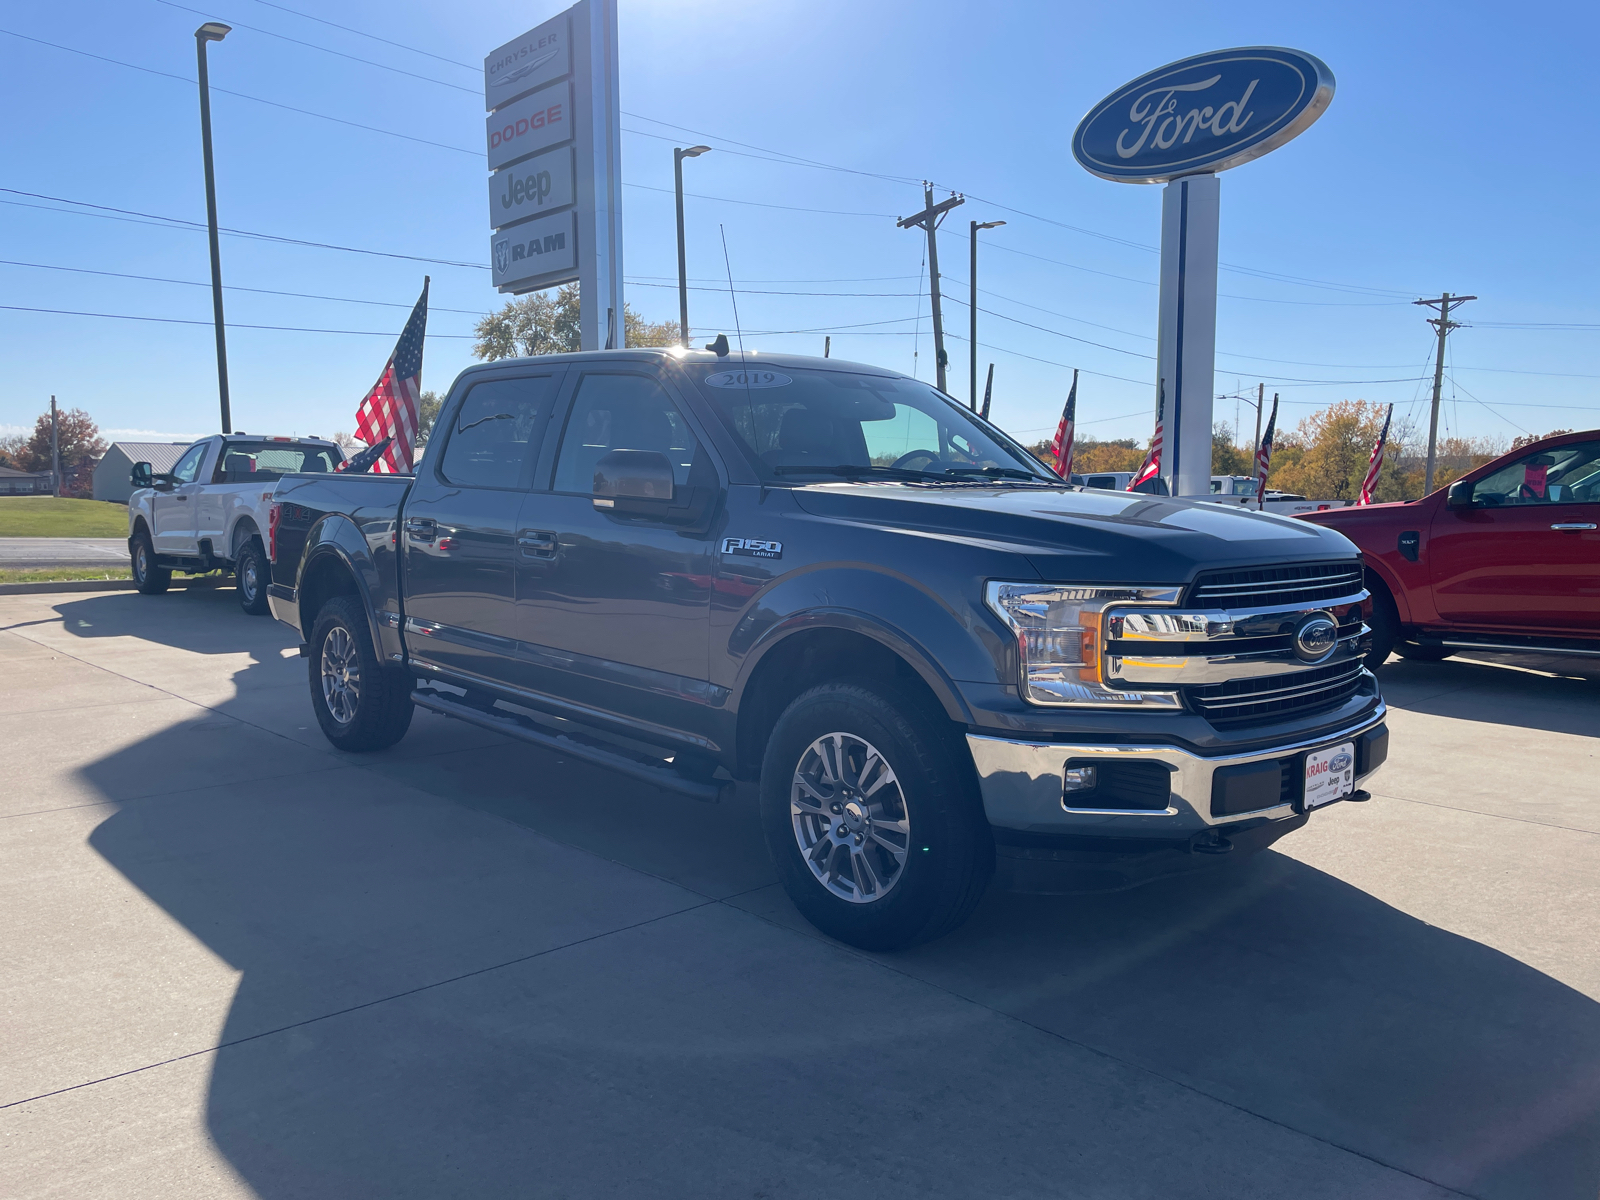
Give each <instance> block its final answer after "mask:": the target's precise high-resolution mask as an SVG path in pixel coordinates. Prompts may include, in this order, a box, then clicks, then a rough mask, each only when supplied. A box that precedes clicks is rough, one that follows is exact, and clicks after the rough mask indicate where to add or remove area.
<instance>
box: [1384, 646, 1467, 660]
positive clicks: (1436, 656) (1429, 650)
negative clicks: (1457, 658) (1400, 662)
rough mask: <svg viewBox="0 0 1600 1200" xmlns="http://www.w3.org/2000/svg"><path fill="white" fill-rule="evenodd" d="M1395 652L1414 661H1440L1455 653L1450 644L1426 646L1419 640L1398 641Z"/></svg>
mask: <svg viewBox="0 0 1600 1200" xmlns="http://www.w3.org/2000/svg"><path fill="white" fill-rule="evenodd" d="M1394 652H1395V653H1396V654H1398V655H1399V656H1400V657H1401V658H1406V659H1410V660H1411V661H1412V662H1439V661H1441V660H1443V659H1446V658H1449V657H1450V656H1451V655H1452V654H1454V653H1455V651H1454V650H1451V649H1450V648H1449V647H1448V646H1424V645H1421V644H1420V643H1418V642H1396V643H1395V647H1394Z"/></svg>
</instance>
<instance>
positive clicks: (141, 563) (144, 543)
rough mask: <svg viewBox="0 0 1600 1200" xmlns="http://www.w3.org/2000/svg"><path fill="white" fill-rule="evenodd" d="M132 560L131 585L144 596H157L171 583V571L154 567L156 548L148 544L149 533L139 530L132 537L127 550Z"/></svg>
mask: <svg viewBox="0 0 1600 1200" xmlns="http://www.w3.org/2000/svg"><path fill="white" fill-rule="evenodd" d="M129 553H130V555H131V556H132V560H133V583H134V586H135V587H137V588H138V589H139V591H140V592H141V593H143V594H144V595H146V596H159V595H161V593H162V592H164V591H166V590H167V587H168V585H170V584H171V583H172V571H171V570H170V569H168V568H167V567H158V566H156V548H155V547H154V546H153V545H151V543H150V534H149V531H147V530H145V529H140V530H139V532H138V533H136V534H134V535H133V546H132V547H131V549H130V550H129Z"/></svg>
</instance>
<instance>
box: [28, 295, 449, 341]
mask: <svg viewBox="0 0 1600 1200" xmlns="http://www.w3.org/2000/svg"><path fill="white" fill-rule="evenodd" d="M0 311H4V312H26V313H50V314H52V315H54V316H59V317H99V318H101V319H103V320H109V321H152V322H155V323H156V324H159V325H205V326H208V327H212V326H214V324H215V322H213V321H211V320H210V319H209V318H208V319H207V320H204V321H197V320H191V319H189V318H185V317H148V316H137V315H134V314H132V313H102V312H81V311H79V310H77V309H71V308H33V307H29V306H27V305H22V304H0ZM227 327H228V328H229V329H270V330H275V331H278V332H281V333H339V334H346V335H348V336H351V337H386V338H395V337H399V336H400V335H399V334H398V333H396V332H395V331H394V330H392V329H313V328H309V327H307V326H303V325H247V324H245V323H243V322H241V321H229V322H228V323H227ZM428 336H429V337H432V338H450V339H452V340H462V341H472V340H475V339H476V336H477V335H476V334H471V333H429V334H428Z"/></svg>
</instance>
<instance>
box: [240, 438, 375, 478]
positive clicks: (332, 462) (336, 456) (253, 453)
mask: <svg viewBox="0 0 1600 1200" xmlns="http://www.w3.org/2000/svg"><path fill="white" fill-rule="evenodd" d="M343 461H344V455H343V454H341V453H340V452H339V450H338V448H337V447H334V446H317V445H312V444H304V445H297V444H296V443H293V442H229V443H228V444H227V445H225V446H223V448H222V459H221V461H219V462H218V463H217V471H216V476H215V477H214V478H213V479H212V482H213V483H267V482H270V481H271V480H274V479H277V478H278V477H279V476H280V475H288V474H291V473H293V472H296V471H314V472H317V473H322V472H327V471H332V470H333V469H334V467H336V466H338V465H339V464H340V463H341V462H343Z"/></svg>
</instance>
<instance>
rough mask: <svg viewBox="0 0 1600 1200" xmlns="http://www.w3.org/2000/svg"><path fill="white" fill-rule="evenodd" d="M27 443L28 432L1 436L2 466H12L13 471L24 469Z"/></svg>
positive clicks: (0, 459)
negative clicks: (23, 456) (23, 457)
mask: <svg viewBox="0 0 1600 1200" xmlns="http://www.w3.org/2000/svg"><path fill="white" fill-rule="evenodd" d="M27 445H28V438H27V435H26V434H21V433H8V434H6V435H5V436H3V437H0V467H10V468H11V469H12V470H13V471H21V470H23V466H22V455H23V452H24V450H25V449H26V448H27Z"/></svg>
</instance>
